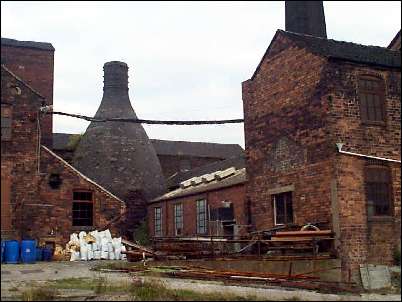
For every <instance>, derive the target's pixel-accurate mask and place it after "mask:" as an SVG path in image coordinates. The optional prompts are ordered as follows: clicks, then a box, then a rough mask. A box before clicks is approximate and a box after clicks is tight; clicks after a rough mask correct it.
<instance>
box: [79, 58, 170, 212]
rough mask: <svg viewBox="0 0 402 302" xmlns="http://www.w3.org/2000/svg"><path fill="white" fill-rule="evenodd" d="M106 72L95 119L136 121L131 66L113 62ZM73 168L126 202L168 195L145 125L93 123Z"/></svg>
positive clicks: (107, 64) (105, 66)
mask: <svg viewBox="0 0 402 302" xmlns="http://www.w3.org/2000/svg"><path fill="white" fill-rule="evenodd" d="M103 70H104V87H103V97H102V101H101V104H100V106H99V108H98V111H97V112H96V114H95V118H132V119H136V118H137V115H136V114H135V112H134V109H133V107H132V106H131V102H130V98H129V94H128V66H127V64H126V63H123V62H118V61H112V62H108V63H105V64H104V66H103ZM73 165H74V166H75V167H76V168H77V169H78V170H80V171H81V172H82V173H83V174H84V175H87V176H88V177H90V178H92V179H93V180H95V181H96V182H97V183H99V184H100V185H102V186H103V187H105V188H106V189H108V190H109V191H111V192H112V193H113V194H115V195H117V196H118V197H120V198H121V199H123V200H126V199H128V198H130V196H133V194H137V195H138V194H140V195H141V194H142V195H144V197H145V198H146V199H147V200H149V199H152V198H154V197H156V196H159V195H161V194H162V193H164V192H165V180H164V177H163V174H162V168H161V166H160V163H159V159H158V157H157V155H156V152H155V150H154V147H153V145H152V143H151V142H150V140H149V138H148V136H147V134H146V132H145V130H144V128H143V127H142V125H141V124H136V123H128V122H91V124H90V125H89V126H88V128H87V130H86V132H85V134H84V136H83V137H82V139H81V140H80V143H79V144H78V146H77V149H76V151H75V153H74V158H73ZM145 209H146V207H145V208H144V209H141V210H144V211H145ZM138 210H140V209H138ZM144 215H145V214H144Z"/></svg>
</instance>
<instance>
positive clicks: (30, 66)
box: [1, 45, 54, 147]
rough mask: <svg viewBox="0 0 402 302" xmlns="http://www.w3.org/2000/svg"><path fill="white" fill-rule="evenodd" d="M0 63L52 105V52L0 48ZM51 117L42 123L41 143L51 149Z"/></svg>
mask: <svg viewBox="0 0 402 302" xmlns="http://www.w3.org/2000/svg"><path fill="white" fill-rule="evenodd" d="M1 63H2V64H4V65H5V66H6V67H7V68H8V69H10V70H11V71H12V72H13V73H15V74H16V75H17V76H19V77H20V78H21V79H22V80H23V81H25V82H26V83H27V84H29V85H30V86H31V87H32V88H34V89H35V90H36V91H38V92H39V93H40V94H41V95H43V96H44V97H45V101H46V104H47V105H53V79H54V51H51V50H44V49H35V48H26V47H13V46H6V45H2V46H1ZM52 120H53V119H52V115H51V114H49V115H47V116H46V117H44V119H43V121H42V128H41V129H42V143H43V144H45V145H46V146H50V147H52V132H53V124H52V123H53V122H52Z"/></svg>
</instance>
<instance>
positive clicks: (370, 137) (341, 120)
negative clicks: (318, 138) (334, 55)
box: [328, 62, 401, 269]
mask: <svg viewBox="0 0 402 302" xmlns="http://www.w3.org/2000/svg"><path fill="white" fill-rule="evenodd" d="M328 70H330V72H329V74H330V75H331V76H330V78H331V80H330V81H328V83H331V84H330V85H331V86H332V87H331V90H332V93H331V101H330V106H331V114H330V118H329V121H330V129H331V130H330V133H331V136H332V140H333V141H334V142H343V143H344V144H345V145H344V147H343V150H345V151H351V152H356V153H361V154H367V155H373V156H379V157H385V158H390V159H399V160H400V158H401V145H400V144H401V136H400V134H401V124H400V118H401V116H400V113H401V108H400V71H397V70H393V71H392V70H389V69H383V68H379V67H376V68H375V67H368V66H363V65H358V64H350V63H340V62H331V63H330V64H329V65H328ZM359 75H373V76H378V77H380V78H382V79H384V81H385V86H386V104H385V108H386V123H385V125H382V126H379V125H376V126H374V125H367V124H364V123H362V121H361V118H360V108H359V99H358V93H357V91H358V90H357V83H358V78H359ZM337 160H338V165H337V175H338V202H339V208H340V210H341V211H340V222H341V243H342V245H341V247H342V249H341V256H342V259H343V260H344V261H345V263H346V264H348V265H350V266H351V267H352V269H353V268H357V267H358V264H359V263H364V262H369V263H374V264H391V263H392V262H393V257H392V255H393V251H394V249H395V248H396V247H397V246H400V225H401V222H400V217H401V195H400V192H401V184H400V171H401V168H400V164H397V163H388V164H387V165H388V166H389V167H390V169H391V172H392V173H391V175H392V192H393V194H392V196H391V199H392V200H391V202H392V208H393V209H392V212H393V215H391V216H389V217H374V218H368V216H367V201H366V196H365V189H364V167H365V163H366V159H364V158H359V157H353V156H348V155H338V156H337Z"/></svg>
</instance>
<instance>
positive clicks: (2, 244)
mask: <svg viewBox="0 0 402 302" xmlns="http://www.w3.org/2000/svg"><path fill="white" fill-rule="evenodd" d="M5 246H6V242H5V241H3V240H2V241H1V262H3V261H4V248H5Z"/></svg>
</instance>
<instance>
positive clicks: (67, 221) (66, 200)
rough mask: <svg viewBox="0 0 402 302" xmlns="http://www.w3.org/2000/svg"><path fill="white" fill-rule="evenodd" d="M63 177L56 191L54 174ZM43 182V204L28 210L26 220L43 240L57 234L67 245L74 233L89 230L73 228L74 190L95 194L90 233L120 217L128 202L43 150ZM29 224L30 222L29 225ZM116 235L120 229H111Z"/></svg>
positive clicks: (34, 234)
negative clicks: (52, 184) (102, 188)
mask: <svg viewBox="0 0 402 302" xmlns="http://www.w3.org/2000/svg"><path fill="white" fill-rule="evenodd" d="M53 173H55V174H59V175H60V178H61V180H62V184H61V186H60V188H59V189H52V188H51V187H50V186H49V184H48V182H49V175H50V174H53ZM41 176H42V177H41V179H40V183H39V189H40V200H41V202H40V204H39V205H32V206H31V208H30V209H31V210H30V209H29V208H27V211H26V214H25V219H26V221H27V222H28V221H31V222H32V223H30V226H31V227H30V230H28V231H27V232H29V233H30V234H32V237H35V238H40V237H46V236H49V234H50V232H51V230H53V231H54V236H55V237H56V242H58V243H61V244H63V245H64V244H66V243H67V242H68V240H69V238H70V237H69V236H70V234H71V233H72V232H76V231H79V230H85V228H84V227H74V226H72V198H73V191H74V190H85V191H87V190H88V191H91V192H92V193H93V202H94V209H93V213H94V220H93V223H94V225H93V227H92V228H89V229H90V230H94V229H99V228H102V227H103V226H105V225H107V224H108V222H110V221H111V220H113V219H114V218H116V217H118V216H119V215H120V214H121V212H122V211H123V209H124V203H122V202H121V201H119V200H117V199H115V198H114V197H112V196H110V195H109V194H107V193H105V192H104V191H103V190H101V189H99V188H98V187H97V186H95V185H94V184H92V183H90V182H89V181H87V180H86V179H84V178H82V177H80V176H79V175H78V174H77V173H76V172H74V171H73V170H72V169H71V168H68V167H66V165H65V164H63V163H62V162H61V161H60V160H58V159H57V158H56V157H55V156H53V155H52V154H50V153H49V152H48V151H46V150H44V149H42V152H41ZM27 224H28V223H27ZM111 230H112V231H113V232H112V233H114V234H113V235H115V236H116V235H119V230H117V229H113V227H112V228H111Z"/></svg>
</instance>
